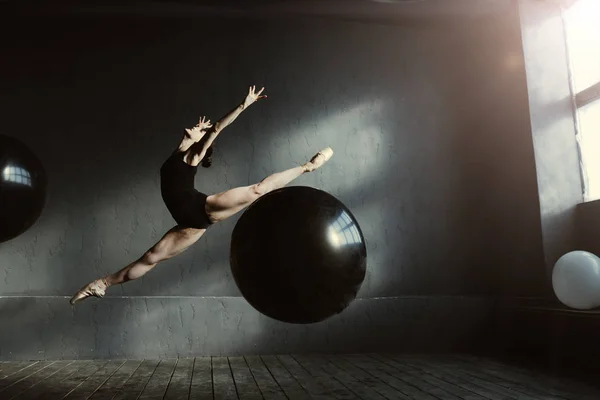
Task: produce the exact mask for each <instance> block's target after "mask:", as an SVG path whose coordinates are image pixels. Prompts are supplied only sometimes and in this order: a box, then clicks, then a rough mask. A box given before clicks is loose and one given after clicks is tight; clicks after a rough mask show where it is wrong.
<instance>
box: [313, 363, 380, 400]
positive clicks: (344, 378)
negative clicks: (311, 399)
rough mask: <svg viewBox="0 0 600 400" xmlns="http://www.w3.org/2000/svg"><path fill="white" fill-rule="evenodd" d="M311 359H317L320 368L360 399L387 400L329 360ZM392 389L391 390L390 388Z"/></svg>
mask: <svg viewBox="0 0 600 400" xmlns="http://www.w3.org/2000/svg"><path fill="white" fill-rule="evenodd" d="M310 358H311V359H315V360H316V361H315V362H318V364H319V366H320V368H321V369H322V370H323V371H324V372H325V373H327V374H328V375H329V376H331V377H332V378H333V379H335V380H337V381H339V382H340V383H341V384H342V385H344V386H345V387H347V388H348V389H349V390H351V391H352V392H353V393H356V395H357V396H358V397H359V398H360V399H365V400H385V397H383V396H382V395H381V394H380V393H379V392H377V391H375V390H373V389H372V388H370V387H369V386H367V385H366V384H364V383H363V382H361V381H360V380H359V379H357V378H355V377H354V376H352V375H350V374H349V373H348V372H346V371H344V370H342V369H340V368H339V367H337V366H336V365H334V364H332V363H331V362H330V361H329V360H327V359H325V358H324V357H323V356H311V357H310ZM390 389H391V388H390Z"/></svg>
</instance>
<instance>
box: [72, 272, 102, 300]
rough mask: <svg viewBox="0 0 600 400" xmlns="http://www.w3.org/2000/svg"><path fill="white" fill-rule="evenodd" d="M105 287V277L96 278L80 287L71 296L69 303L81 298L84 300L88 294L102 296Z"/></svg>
mask: <svg viewBox="0 0 600 400" xmlns="http://www.w3.org/2000/svg"><path fill="white" fill-rule="evenodd" d="M106 288H108V283H107V282H106V279H103V278H102V279H96V280H95V281H92V282H90V283H88V284H87V285H85V286H84V287H82V288H81V289H80V290H79V292H77V293H75V295H74V296H73V297H71V300H70V303H71V304H75V303H77V302H79V301H81V300H84V299H86V298H88V297H90V296H94V297H98V298H102V297H104V294H105V293H106Z"/></svg>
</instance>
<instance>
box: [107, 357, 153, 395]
mask: <svg viewBox="0 0 600 400" xmlns="http://www.w3.org/2000/svg"><path fill="white" fill-rule="evenodd" d="M158 364H159V360H144V361H142V363H141V364H140V366H139V367H138V368H137V369H136V370H135V372H134V373H133V374H132V375H131V376H130V377H129V379H128V380H127V381H126V382H125V384H124V385H123V386H122V387H121V388H120V389H119V390H118V391H117V393H116V394H115V396H114V397H113V398H112V400H136V399H137V398H138V397H139V395H140V394H141V393H142V390H144V388H145V387H146V385H147V384H148V381H150V378H151V377H152V375H153V374H154V372H155V371H156V367H158Z"/></svg>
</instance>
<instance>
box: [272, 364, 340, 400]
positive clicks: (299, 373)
mask: <svg viewBox="0 0 600 400" xmlns="http://www.w3.org/2000/svg"><path fill="white" fill-rule="evenodd" d="M277 359H278V360H279V362H280V363H281V365H283V366H284V368H285V369H287V370H288V372H289V373H290V375H292V376H293V377H294V378H295V379H296V381H297V382H298V383H299V384H300V386H302V388H303V389H304V390H306V392H307V393H308V394H309V395H310V397H311V398H313V399H319V400H333V399H335V398H336V397H335V396H334V395H333V393H332V392H331V390H329V389H328V388H326V387H325V386H323V385H321V384H320V383H319V382H318V381H317V380H316V379H315V378H314V377H313V376H312V375H311V374H309V373H308V372H307V371H306V370H305V369H304V367H302V366H301V365H300V364H298V362H297V361H296V360H295V359H294V358H293V357H291V356H289V355H281V356H277Z"/></svg>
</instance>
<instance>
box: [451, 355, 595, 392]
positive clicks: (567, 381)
mask: <svg viewBox="0 0 600 400" xmlns="http://www.w3.org/2000/svg"><path fill="white" fill-rule="evenodd" d="M459 357H460V358H462V359H465V358H467V357H465V356H459ZM467 361H468V362H475V363H478V364H483V365H486V364H489V365H493V366H496V367H499V368H501V369H503V370H504V371H506V372H507V373H509V374H518V375H519V376H523V375H524V376H526V379H530V378H533V379H534V380H535V381H536V382H538V383H539V384H540V385H542V386H544V387H547V388H555V389H557V390H558V391H559V393H566V394H568V395H570V396H573V397H577V398H579V399H581V398H582V396H583V397H584V398H587V397H589V396H591V397H589V398H590V399H600V387H597V386H596V387H594V386H591V385H589V384H587V383H583V382H579V381H576V380H574V379H572V378H566V377H560V376H553V375H551V374H549V373H545V372H541V371H536V370H533V369H531V368H525V367H521V366H518V365H515V364H507V363H505V362H501V361H499V360H493V359H490V358H485V357H475V356H469V357H468V360H467ZM507 378H508V380H509V381H511V380H512V379H511V377H510V376H509V377H507Z"/></svg>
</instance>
